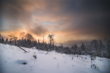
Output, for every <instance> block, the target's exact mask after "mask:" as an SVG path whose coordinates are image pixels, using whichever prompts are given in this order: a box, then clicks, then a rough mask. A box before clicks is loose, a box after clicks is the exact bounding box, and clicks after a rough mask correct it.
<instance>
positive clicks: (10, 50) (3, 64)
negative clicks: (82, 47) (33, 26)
mask: <svg viewBox="0 0 110 73" xmlns="http://www.w3.org/2000/svg"><path fill="white" fill-rule="evenodd" d="M23 49H25V50H26V51H28V52H27V53H26V52H24V51H23V50H22V49H20V48H19V47H16V46H10V45H3V44H0V71H1V72H0V73H110V69H108V68H110V59H107V58H100V57H96V60H94V61H93V62H92V63H93V64H94V65H95V66H96V68H94V67H91V58H90V56H89V55H87V56H85V55H66V54H61V53H57V52H55V51H51V52H47V51H41V50H37V49H35V48H34V47H33V48H23ZM33 56H36V58H35V57H33Z"/></svg>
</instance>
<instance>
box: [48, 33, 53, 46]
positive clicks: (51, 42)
mask: <svg viewBox="0 0 110 73" xmlns="http://www.w3.org/2000/svg"><path fill="white" fill-rule="evenodd" d="M48 37H49V42H50V45H54V38H53V37H54V35H53V34H49V35H48Z"/></svg>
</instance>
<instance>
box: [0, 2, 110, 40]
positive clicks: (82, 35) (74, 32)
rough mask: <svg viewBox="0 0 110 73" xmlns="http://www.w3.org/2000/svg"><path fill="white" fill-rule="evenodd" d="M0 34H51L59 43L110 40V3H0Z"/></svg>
mask: <svg viewBox="0 0 110 73" xmlns="http://www.w3.org/2000/svg"><path fill="white" fill-rule="evenodd" d="M0 3H1V4H0V31H2V32H4V31H15V30H19V29H20V30H22V29H25V30H28V31H30V32H33V33H35V34H39V35H41V34H46V33H47V32H48V33H53V34H55V35H56V37H57V40H59V41H70V40H86V39H104V38H110V32H109V29H110V28H109V27H110V8H109V5H110V2H109V0H0Z"/></svg>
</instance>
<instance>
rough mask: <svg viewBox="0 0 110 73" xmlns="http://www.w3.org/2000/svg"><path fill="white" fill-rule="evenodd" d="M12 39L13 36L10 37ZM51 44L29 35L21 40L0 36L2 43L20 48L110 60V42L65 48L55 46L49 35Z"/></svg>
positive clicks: (103, 41)
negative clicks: (33, 48)
mask: <svg viewBox="0 0 110 73" xmlns="http://www.w3.org/2000/svg"><path fill="white" fill-rule="evenodd" d="M10 37H11V36H10ZM49 40H50V42H49V43H46V42H44V41H43V42H39V40H37V41H36V40H34V38H33V36H32V35H31V34H27V35H26V36H25V37H22V38H21V39H17V37H11V38H10V39H9V38H6V37H5V38H4V37H3V36H2V35H1V34H0V43H3V44H10V45H15V46H18V47H20V48H21V47H27V48H32V47H35V48H36V49H40V50H45V51H53V50H54V51H56V52H59V53H65V54H77V55H91V56H99V57H106V58H110V40H91V41H89V42H83V41H82V42H80V44H78V43H77V44H73V45H72V46H71V47H64V46H63V45H60V46H56V45H54V39H53V38H52V35H49Z"/></svg>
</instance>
